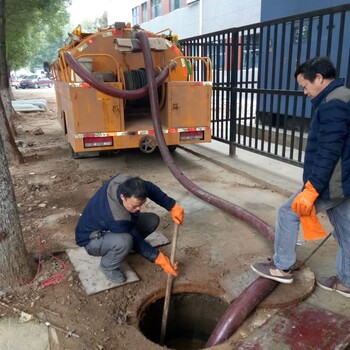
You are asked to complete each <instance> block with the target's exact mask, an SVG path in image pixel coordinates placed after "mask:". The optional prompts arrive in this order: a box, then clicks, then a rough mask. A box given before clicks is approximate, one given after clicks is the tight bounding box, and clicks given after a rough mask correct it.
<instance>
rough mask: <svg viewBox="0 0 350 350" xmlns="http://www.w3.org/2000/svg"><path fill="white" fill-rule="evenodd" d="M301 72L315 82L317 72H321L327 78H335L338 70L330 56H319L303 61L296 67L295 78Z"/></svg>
mask: <svg viewBox="0 0 350 350" xmlns="http://www.w3.org/2000/svg"><path fill="white" fill-rule="evenodd" d="M299 74H302V75H303V77H304V79H306V80H309V81H310V82H311V83H313V82H314V80H315V78H316V75H317V74H321V75H322V76H323V78H325V79H335V76H336V70H335V67H334V65H333V63H332V62H331V60H330V59H329V58H328V57H322V56H317V57H314V58H311V59H310V60H308V61H306V62H304V63H302V64H301V65H300V66H299V67H298V68H297V69H296V71H295V73H294V78H296V77H297V76H298V75H299Z"/></svg>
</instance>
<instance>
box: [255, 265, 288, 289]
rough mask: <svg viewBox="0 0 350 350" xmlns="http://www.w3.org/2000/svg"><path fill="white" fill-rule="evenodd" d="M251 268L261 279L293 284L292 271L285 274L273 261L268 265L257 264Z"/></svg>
mask: <svg viewBox="0 0 350 350" xmlns="http://www.w3.org/2000/svg"><path fill="white" fill-rule="evenodd" d="M250 267H251V268H252V270H253V271H254V272H255V273H257V274H258V275H259V276H261V277H264V278H268V279H270V280H274V281H277V282H280V283H285V284H290V283H293V272H292V271H291V270H289V271H288V272H285V271H283V270H280V269H278V268H277V267H276V266H275V264H274V263H273V261H271V262H268V263H255V264H252V265H250Z"/></svg>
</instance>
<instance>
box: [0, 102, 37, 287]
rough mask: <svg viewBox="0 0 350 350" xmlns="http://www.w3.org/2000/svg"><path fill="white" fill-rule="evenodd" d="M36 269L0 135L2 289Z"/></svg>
mask: <svg viewBox="0 0 350 350" xmlns="http://www.w3.org/2000/svg"><path fill="white" fill-rule="evenodd" d="M4 114H5V110H4V107H3V104H2V103H1V99H0V119H1V120H5V119H6V118H5V115H4ZM34 271H35V264H34V261H33V260H32V259H31V258H30V255H29V254H28V252H27V250H26V247H25V244H24V240H23V236H22V228H21V224H20V220H19V215H18V209H17V204H16V198H15V193H14V189H13V184H12V179H11V174H10V171H9V168H8V163H7V159H6V155H5V151H4V144H3V141H2V138H1V137H0V290H5V289H7V288H9V287H10V288H11V287H12V288H13V287H17V286H19V285H21V284H23V283H25V282H26V281H28V280H31V279H32V278H33V276H34Z"/></svg>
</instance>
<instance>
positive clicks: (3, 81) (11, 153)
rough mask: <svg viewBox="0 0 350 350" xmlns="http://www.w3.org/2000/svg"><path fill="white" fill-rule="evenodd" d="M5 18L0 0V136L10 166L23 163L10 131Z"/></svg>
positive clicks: (2, 1)
mask: <svg viewBox="0 0 350 350" xmlns="http://www.w3.org/2000/svg"><path fill="white" fill-rule="evenodd" d="M5 33H6V17H5V0H0V98H1V100H2V102H1V104H2V107H1V108H2V110H3V113H1V115H0V136H1V137H2V141H3V143H4V146H5V148H4V149H5V153H6V156H7V161H8V162H9V163H10V164H16V163H17V164H18V163H23V156H22V154H21V152H20V151H19V150H18V147H17V145H16V142H15V139H14V136H13V134H12V131H11V124H10V120H11V114H12V105H11V97H10V93H9V89H10V84H9V71H8V65H7V60H6V34H5Z"/></svg>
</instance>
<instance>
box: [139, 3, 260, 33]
mask: <svg viewBox="0 0 350 350" xmlns="http://www.w3.org/2000/svg"><path fill="white" fill-rule="evenodd" d="M143 2H145V1H143ZM147 2H148V7H149V14H150V13H151V11H150V6H151V4H150V0H148V1H147ZM141 4H142V1H139V5H138V6H140V7H141ZM168 4H169V0H162V13H163V15H162V16H159V17H156V18H154V19H151V20H150V21H148V22H145V23H140V25H141V27H142V28H143V29H146V30H150V31H152V32H160V31H162V30H164V29H167V28H170V29H171V30H172V32H173V34H177V35H178V36H179V39H185V38H189V37H192V36H197V35H200V34H207V33H211V32H215V31H219V30H224V29H228V28H232V27H240V26H243V25H247V24H252V23H256V22H259V21H260V5H261V0H245V1H242V0H216V1H213V0H199V1H196V2H193V3H191V4H187V3H186V0H183V7H181V8H179V9H177V10H175V11H172V12H168V11H169V10H168V9H169V5H168ZM140 12H141V9H140Z"/></svg>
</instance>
